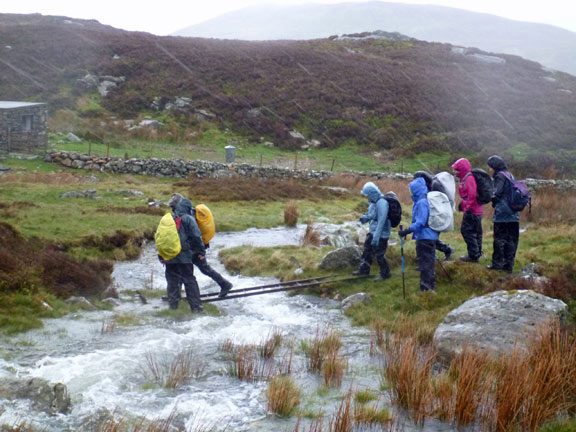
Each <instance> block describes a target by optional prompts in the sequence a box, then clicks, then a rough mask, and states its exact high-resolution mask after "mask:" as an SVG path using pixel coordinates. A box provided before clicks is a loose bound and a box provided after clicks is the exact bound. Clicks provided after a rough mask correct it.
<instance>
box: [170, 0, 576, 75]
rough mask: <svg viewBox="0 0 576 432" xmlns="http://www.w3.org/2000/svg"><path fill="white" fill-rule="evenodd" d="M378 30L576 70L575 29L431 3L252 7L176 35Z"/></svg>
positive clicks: (300, 35)
mask: <svg viewBox="0 0 576 432" xmlns="http://www.w3.org/2000/svg"><path fill="white" fill-rule="evenodd" d="M375 30H383V31H386V32H399V33H402V34H405V35H407V36H411V37H413V38H416V39H420V40H425V41H430V42H446V43H450V44H453V45H458V46H463V47H476V48H480V49H481V50H484V51H488V52H494V53H506V54H514V55H519V56H521V57H524V58H527V59H530V60H534V61H537V62H539V63H542V64H543V65H545V66H546V67H549V68H552V69H556V70H560V71H564V72H568V73H571V74H573V75H576V33H574V32H571V31H568V30H564V29H561V28H558V27H554V26H551V25H546V24H536V23H527V22H520V21H514V20H510V19H506V18H501V17H498V16H495V15H489V14H483V13H476V12H469V11H465V10H462V9H455V8H450V7H444V6H434V5H412V4H401V3H386V2H379V1H372V2H367V3H340V4H330V5H328V4H326V5H322V4H304V5H295V6H255V7H249V8H245V9H240V10H237V11H234V12H230V13H227V14H223V15H221V16H219V17H216V18H214V19H211V20H209V21H205V22H203V23H200V24H196V25H193V26H190V27H186V28H184V29H182V30H179V31H177V32H176V33H175V35H180V36H196V37H208V38H218V39H242V40H279V39H288V40H295V39H300V40H303V39H316V38H325V37H329V36H331V35H341V34H345V33H358V32H366V31H369V32H370V31H375Z"/></svg>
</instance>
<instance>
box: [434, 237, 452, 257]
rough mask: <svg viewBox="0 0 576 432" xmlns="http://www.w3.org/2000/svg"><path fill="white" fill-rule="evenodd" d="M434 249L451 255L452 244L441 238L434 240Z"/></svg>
mask: <svg viewBox="0 0 576 432" xmlns="http://www.w3.org/2000/svg"><path fill="white" fill-rule="evenodd" d="M436 249H437V250H439V251H440V252H442V253H443V254H444V255H448V256H450V255H452V246H450V245H449V244H448V243H444V242H443V241H442V240H436Z"/></svg>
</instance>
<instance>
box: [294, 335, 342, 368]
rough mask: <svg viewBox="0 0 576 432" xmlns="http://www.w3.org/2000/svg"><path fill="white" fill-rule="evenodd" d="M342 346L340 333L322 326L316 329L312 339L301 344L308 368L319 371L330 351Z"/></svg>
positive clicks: (336, 350) (333, 351)
mask: <svg viewBox="0 0 576 432" xmlns="http://www.w3.org/2000/svg"><path fill="white" fill-rule="evenodd" d="M341 346H342V340H341V338H340V334H339V333H338V332H336V331H334V330H331V329H328V328H324V329H316V334H315V336H314V339H312V340H311V341H309V342H306V343H305V344H304V346H303V348H304V354H305V355H306V358H307V360H308V370H309V371H311V372H318V373H319V372H321V371H322V366H323V365H324V362H325V361H326V359H327V358H328V356H329V355H331V354H332V353H337V352H338V351H339V350H340V348H341Z"/></svg>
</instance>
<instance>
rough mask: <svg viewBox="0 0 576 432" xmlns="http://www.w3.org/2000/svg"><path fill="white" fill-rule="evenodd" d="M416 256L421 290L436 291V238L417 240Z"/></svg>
mask: <svg viewBox="0 0 576 432" xmlns="http://www.w3.org/2000/svg"><path fill="white" fill-rule="evenodd" d="M416 257H417V258H418V269H419V270H420V291H434V290H435V289H436V270H435V268H434V264H435V258H436V241H435V240H416Z"/></svg>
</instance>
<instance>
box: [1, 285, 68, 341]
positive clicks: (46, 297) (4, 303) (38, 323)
mask: <svg viewBox="0 0 576 432" xmlns="http://www.w3.org/2000/svg"><path fill="white" fill-rule="evenodd" d="M71 310H72V307H71V306H69V305H67V304H66V303H64V302H63V301H61V300H58V299H56V298H55V297H54V296H52V295H50V294H46V293H44V292H38V293H27V292H20V293H11V294H7V293H0V333H2V334H8V335H10V334H16V333H20V332H25V331H28V330H32V329H35V328H42V326H43V324H42V319H43V318H59V317H62V316H64V315H65V314H67V313H69V312H70V311H71Z"/></svg>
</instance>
